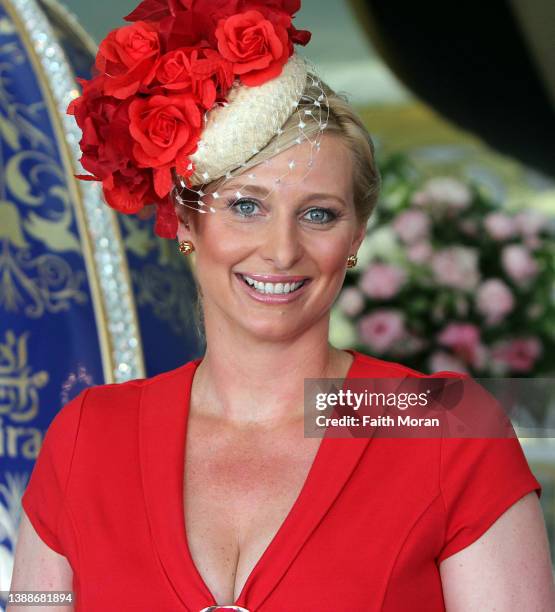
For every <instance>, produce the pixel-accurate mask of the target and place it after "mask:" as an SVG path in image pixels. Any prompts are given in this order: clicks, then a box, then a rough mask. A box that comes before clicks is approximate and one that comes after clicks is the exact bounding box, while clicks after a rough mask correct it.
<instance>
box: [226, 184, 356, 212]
mask: <svg viewBox="0 0 555 612" xmlns="http://www.w3.org/2000/svg"><path fill="white" fill-rule="evenodd" d="M221 191H235V193H241V195H243V193H242V192H243V191H245V194H244V195H247V193H251V194H253V195H260V196H263V197H264V196H267V195H269V194H270V190H269V189H266V187H262V186H261V185H251V184H247V185H240V186H237V187H234V186H233V185H228V186H226V187H224V188H223V189H222V190H221ZM313 200H336V201H337V202H339V203H340V204H341V205H342V206H344V207H345V208H347V203H346V202H345V200H344V199H343V198H341V197H339V196H338V195H335V194H333V193H324V192H322V193H310V194H309V195H308V196H307V197H306V198H304V199H303V202H304V203H306V202H311V201H313Z"/></svg>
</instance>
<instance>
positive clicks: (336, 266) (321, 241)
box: [306, 232, 350, 274]
mask: <svg viewBox="0 0 555 612" xmlns="http://www.w3.org/2000/svg"><path fill="white" fill-rule="evenodd" d="M349 245H350V242H349V240H348V235H347V233H346V232H326V233H325V234H324V233H322V236H318V237H316V238H315V239H313V240H311V241H310V242H309V243H308V244H307V248H306V250H307V253H308V255H309V257H310V258H311V259H313V260H314V261H315V262H316V265H317V268H318V270H319V271H320V273H322V274H338V273H339V274H340V273H342V272H343V270H344V269H345V267H346V262H347V257H348V256H349V253H348V249H349Z"/></svg>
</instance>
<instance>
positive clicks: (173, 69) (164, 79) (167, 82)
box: [156, 48, 194, 90]
mask: <svg viewBox="0 0 555 612" xmlns="http://www.w3.org/2000/svg"><path fill="white" fill-rule="evenodd" d="M192 53H194V51H192V50H191V49H185V48H183V49H176V50H175V51H170V52H169V53H166V54H165V55H163V56H162V57H161V58H160V59H159V60H158V64H157V65H156V81H157V82H158V83H160V85H161V86H162V87H163V88H164V89H175V90H191V89H192V84H191V54H192Z"/></svg>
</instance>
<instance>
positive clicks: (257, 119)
mask: <svg viewBox="0 0 555 612" xmlns="http://www.w3.org/2000/svg"><path fill="white" fill-rule="evenodd" d="M314 75H315V70H314V69H313V67H311V66H309V64H308V62H307V60H306V59H304V58H302V57H300V56H299V55H297V54H293V55H292V56H291V58H290V59H289V61H288V62H287V63H286V64H285V66H284V68H283V71H282V73H281V74H280V75H279V76H278V77H276V78H274V79H272V80H270V81H267V82H266V83H264V84H263V85H260V86H257V87H248V86H245V85H241V84H239V83H236V84H235V85H234V86H233V87H232V89H231V90H230V93H229V95H228V99H227V102H226V103H224V104H222V105H218V106H216V107H214V108H212V109H211V110H210V111H208V112H207V113H206V115H205V118H204V121H205V126H204V128H203V131H202V137H201V140H200V141H199V143H198V149H197V151H196V152H195V153H194V154H193V155H191V161H192V163H194V168H195V172H194V174H193V175H192V176H191V177H189V179H188V184H187V181H185V179H183V178H182V177H180V176H178V175H176V187H175V189H174V200H175V202H177V203H178V204H180V205H182V206H186V207H188V208H192V209H194V210H195V211H197V212H204V213H206V212H216V209H215V208H214V207H212V206H210V205H207V203H206V202H205V201H204V199H206V197H207V196H210V197H211V198H213V199H216V200H217V199H218V198H219V197H220V196H219V193H218V192H217V191H214V190H212V191H211V192H210V193H207V191H206V187H205V186H206V185H208V184H209V183H213V182H214V181H217V182H218V188H219V189H221V186H222V185H223V184H224V183H225V182H226V181H227V180H230V179H231V178H235V177H236V176H237V175H238V174H241V173H242V172H243V171H245V170H246V169H247V168H250V167H251V166H252V165H253V164H252V163H251V164H249V161H250V160H252V159H256V157H257V155H258V154H259V153H260V151H262V150H263V149H265V148H266V149H267V153H268V154H267V155H266V156H265V157H266V160H265V162H264V163H265V164H269V163H271V157H272V156H273V155H276V154H278V153H280V152H281V151H282V150H284V149H285V148H290V147H291V146H294V145H295V144H302V143H305V142H306V143H308V145H309V147H310V154H309V158H308V161H307V162H306V166H307V168H306V171H307V172H308V171H310V168H311V167H312V165H313V157H314V154H315V153H317V152H318V150H319V148H320V139H321V135H322V132H323V131H324V130H325V128H326V127H327V122H328V117H329V108H328V104H327V97H326V94H325V92H324V89H323V87H322V84H321V83H320V81H319V79H318V78H317V77H316V76H314ZM307 83H308V84H309V85H310V91H311V92H313V95H311V96H308V95H306V94H305V91H306V88H307ZM314 92H316V93H314ZM316 94H317V95H316ZM293 115H294V116H295V120H294V121H293V122H292V121H290V119H291V118H292V117H293ZM285 124H287V125H288V126H289V127H288V128H287V130H284V129H283V128H284V126H285ZM287 131H290V132H291V133H287ZM284 142H285V143H286V145H285V146H283V143H284ZM280 144H281V146H280ZM254 165H255V164H254ZM297 165H298V164H297V160H295V157H294V155H293V154H292V156H291V159H290V160H289V162H288V168H289V170H290V171H292V170H293V169H295V168H297ZM285 176H286V175H284V174H283V173H282V174H281V175H279V176H275V177H274V182H275V184H278V183H279V182H281V181H282V180H284V179H285ZM301 180H302V178H301ZM245 181H246V182H248V183H252V182H253V181H254V182H255V181H256V172H255V169H254V168H252V169H251V171H250V172H249V173H248V174H246V175H245ZM268 195H269V194H268ZM237 197H241V193H240V186H239V187H238V189H237Z"/></svg>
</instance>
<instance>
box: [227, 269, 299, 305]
mask: <svg viewBox="0 0 555 612" xmlns="http://www.w3.org/2000/svg"><path fill="white" fill-rule="evenodd" d="M235 278H236V279H237V280H238V282H239V283H240V284H241V286H242V287H243V290H244V291H246V292H247V294H248V295H250V296H251V297H252V298H253V299H255V300H256V301H257V302H264V303H265V304H287V303H289V302H293V301H295V300H297V299H299V297H301V296H302V295H303V294H304V293H305V291H306V288H307V287H308V286H309V285H310V279H308V280H306V281H305V283H304V285H302V286H301V287H299V289H297V290H295V291H293V292H291V293H260V292H259V291H256V289H254V288H253V287H251V286H250V285H248V284H247V283H246V282H245V281H244V280H243V277H242V276H241V275H240V274H239V273H237V274H235ZM282 278H283V277H282ZM290 278H299V279H300V280H302V279H303V278H306V277H303V276H299V277H290ZM268 282H270V281H268Z"/></svg>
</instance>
